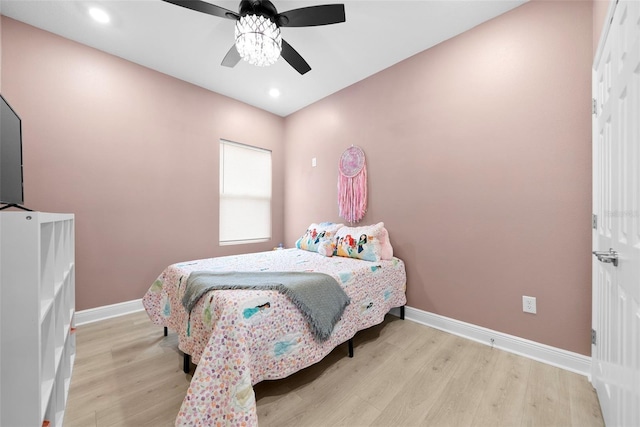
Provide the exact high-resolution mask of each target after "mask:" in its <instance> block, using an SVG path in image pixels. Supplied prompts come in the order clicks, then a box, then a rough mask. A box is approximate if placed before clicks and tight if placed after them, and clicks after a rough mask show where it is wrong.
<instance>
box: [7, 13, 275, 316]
mask: <svg viewBox="0 0 640 427" xmlns="http://www.w3.org/2000/svg"><path fill="white" fill-rule="evenodd" d="M2 44H3V46H2V57H3V58H2V81H3V94H4V95H5V96H7V97H8V99H10V100H11V104H12V106H13V107H14V108H15V109H16V111H18V112H19V114H20V116H21V118H22V122H23V132H24V138H23V139H24V140H23V150H24V152H23V154H24V165H25V166H24V167H25V205H26V206H27V207H29V208H31V209H34V210H41V211H50V212H73V213H75V215H76V272H77V273H76V306H77V309H78V310H82V309H87V308H92V307H98V306H103V305H108V304H112V303H118V302H123V301H130V300H134V299H138V298H141V297H142V296H143V295H144V293H145V291H146V290H147V289H148V287H149V286H150V284H151V283H152V281H153V280H154V279H155V278H156V276H157V275H158V274H159V273H160V272H161V271H162V269H163V268H164V267H166V266H167V265H168V264H171V263H174V262H178V261H184V260H188V259H194V258H205V257H210V256H220V255H226V254H230V253H232V252H238V251H257V250H267V249H269V248H272V247H273V246H274V245H275V244H277V243H278V242H281V241H282V238H283V220H282V218H283V203H284V194H283V191H282V188H283V181H282V180H283V172H282V171H283V170H284V164H283V161H284V153H283V135H284V134H283V119H282V118H281V117H278V116H275V115H272V114H269V113H266V112H264V111H261V110H258V109H256V108H253V107H250V106H247V105H246V104H242V103H240V102H237V101H234V100H231V99H229V98H226V97H224V96H222V95H218V94H215V93H212V92H209V91H207V90H204V89H201V88H199V87H196V86H193V85H190V84H188V83H185V82H182V81H179V80H176V79H174V78H171V77H169V76H166V75H164V74H160V73H157V72H155V71H151V70H149V69H146V68H143V67H141V66H138V65H135V64H133V63H131V62H128V61H125V60H122V59H119V58H116V57H114V56H111V55H108V54H105V53H102V52H100V51H97V50H95V49H92V48H89V47H86V46H83V45H80V44H78V43H75V42H72V41H69V40H66V39H63V38H61V37H58V36H55V35H52V34H50V33H47V32H44V31H41V30H39V29H36V28H34V27H31V26H28V25H25V24H22V23H19V22H17V21H14V20H12V19H9V18H6V17H2ZM246 123H251V124H252V125H251V126H245V124H246ZM220 138H225V139H229V140H233V141H238V142H243V143H247V144H252V145H257V146H261V147H264V148H268V149H271V150H273V168H274V195H273V215H274V222H273V236H274V238H273V241H272V242H268V243H264V244H255V245H242V246H239V247H236V248H233V247H224V248H221V247H219V246H218V202H217V200H218V196H217V194H218V193H217V191H218V162H219V159H218V150H219V149H218V141H219V139H220ZM274 242H275V243H274Z"/></svg>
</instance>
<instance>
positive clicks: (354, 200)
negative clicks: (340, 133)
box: [338, 145, 367, 223]
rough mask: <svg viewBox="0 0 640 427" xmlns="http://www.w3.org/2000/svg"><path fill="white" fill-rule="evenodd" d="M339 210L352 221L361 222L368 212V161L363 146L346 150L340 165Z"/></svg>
mask: <svg viewBox="0 0 640 427" xmlns="http://www.w3.org/2000/svg"><path fill="white" fill-rule="evenodd" d="M338 172H339V173H338V175H339V176H338V212H339V214H340V216H341V217H342V218H344V219H345V220H346V221H348V222H350V223H356V222H359V221H360V220H361V219H362V218H363V217H364V214H365V213H366V212H367V163H366V161H365V158H364V151H362V148H360V147H356V146H355V145H352V146H351V147H349V148H347V149H346V150H344V152H343V153H342V156H340V164H339V165H338Z"/></svg>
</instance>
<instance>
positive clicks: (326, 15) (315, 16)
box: [275, 4, 346, 27]
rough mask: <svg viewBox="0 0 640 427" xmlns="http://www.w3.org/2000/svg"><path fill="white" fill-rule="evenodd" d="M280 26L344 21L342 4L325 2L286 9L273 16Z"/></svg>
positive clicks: (302, 25)
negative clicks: (323, 3)
mask: <svg viewBox="0 0 640 427" xmlns="http://www.w3.org/2000/svg"><path fill="white" fill-rule="evenodd" d="M275 19H276V22H277V23H278V25H279V26H281V27H314V26H317V25H330V24H338V23H340V22H344V21H345V19H346V18H345V14H344V5H343V4H325V5H320V6H309V7H301V8H300V9H293V10H288V11H286V12H282V13H279V14H277V15H276V16H275Z"/></svg>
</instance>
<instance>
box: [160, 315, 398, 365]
mask: <svg viewBox="0 0 640 427" xmlns="http://www.w3.org/2000/svg"><path fill="white" fill-rule="evenodd" d="M400 319H402V320H404V305H401V306H400ZM167 335H169V329H168V328H167V327H166V326H165V327H164V336H165V337H166V336H167ZM347 345H348V346H349V357H353V338H349V341H347ZM182 370H183V371H184V373H185V374H188V373H189V372H190V371H191V355H190V354H187V353H184V358H183V360H182Z"/></svg>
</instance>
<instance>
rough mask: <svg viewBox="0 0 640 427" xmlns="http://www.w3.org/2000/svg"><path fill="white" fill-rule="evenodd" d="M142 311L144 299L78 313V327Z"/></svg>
mask: <svg viewBox="0 0 640 427" xmlns="http://www.w3.org/2000/svg"><path fill="white" fill-rule="evenodd" d="M142 310H144V307H143V306H142V299H137V300H133V301H126V302H121V303H118V304H112V305H105V306H102V307H96V308H90V309H88V310H82V311H78V312H76V326H80V325H86V324H87V323H93V322H98V321H100V320H106V319H111V318H112V317H118V316H124V315H125V314H130V313H135V312H137V311H142Z"/></svg>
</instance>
